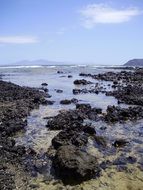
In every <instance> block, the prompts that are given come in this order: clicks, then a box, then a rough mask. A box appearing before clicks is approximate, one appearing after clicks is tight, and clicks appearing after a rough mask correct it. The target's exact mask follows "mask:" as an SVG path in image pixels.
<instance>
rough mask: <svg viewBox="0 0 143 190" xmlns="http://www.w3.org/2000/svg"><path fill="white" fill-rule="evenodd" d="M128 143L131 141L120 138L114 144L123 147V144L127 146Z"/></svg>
mask: <svg viewBox="0 0 143 190" xmlns="http://www.w3.org/2000/svg"><path fill="white" fill-rule="evenodd" d="M127 143H129V142H128V141H126V140H125V139H118V140H116V141H115V142H114V143H113V146H115V147H123V146H126V144H127Z"/></svg>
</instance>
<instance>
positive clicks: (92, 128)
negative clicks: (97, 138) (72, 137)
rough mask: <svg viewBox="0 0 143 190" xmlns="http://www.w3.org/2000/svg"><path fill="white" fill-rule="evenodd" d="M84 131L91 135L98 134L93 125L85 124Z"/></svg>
mask: <svg viewBox="0 0 143 190" xmlns="http://www.w3.org/2000/svg"><path fill="white" fill-rule="evenodd" d="M83 131H84V132H85V133H88V134H90V135H95V134H96V131H95V129H94V127H91V126H85V127H84V129H83Z"/></svg>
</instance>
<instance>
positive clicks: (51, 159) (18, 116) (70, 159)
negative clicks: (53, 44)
mask: <svg viewBox="0 0 143 190" xmlns="http://www.w3.org/2000/svg"><path fill="white" fill-rule="evenodd" d="M58 73H61V72H60V71H59V72H58ZM79 75H80V77H83V79H81V80H75V81H74V82H73V83H74V84H75V87H76V88H75V89H73V94H74V95H75V96H76V94H80V93H95V94H100V93H103V94H105V95H106V96H114V97H115V98H116V99H117V100H118V105H119V106H112V105H109V106H108V107H107V109H106V112H104V111H103V110H102V109H101V108H97V107H92V106H91V105H90V104H83V103H82V104H81V103H79V102H78V99H76V98H73V99H71V100H68V99H65V100H61V101H60V103H61V104H63V105H65V104H71V103H73V104H75V106H76V108H75V109H72V110H63V111H60V113H59V114H58V115H56V116H54V117H51V118H46V119H47V125H46V127H47V129H48V130H49V131H54V130H58V131H59V133H58V134H57V135H56V136H55V137H54V138H53V139H52V142H51V147H50V148H49V149H48V150H47V152H45V153H44V164H45V165H43V161H42V160H39V157H38V156H39V155H38V154H37V153H36V152H35V151H34V150H33V149H31V148H26V147H24V146H21V145H16V143H15V140H14V138H13V135H14V134H15V133H17V132H18V131H21V130H25V126H26V125H27V116H28V115H29V114H30V111H31V110H33V109H35V108H38V106H39V105H40V104H43V105H52V104H54V101H51V100H47V99H46V98H47V97H48V98H50V97H51V96H50V95H49V94H48V89H47V86H48V84H47V83H42V88H41V89H40V90H39V89H34V88H28V87H20V86H18V85H15V84H13V83H10V82H4V81H0V106H1V109H0V152H1V154H0V160H1V161H0V189H2V190H7V189H9V190H10V189H11V190H12V189H15V188H16V186H17V184H16V183H18V182H16V178H17V174H16V172H14V170H11V169H10V168H14V169H17V168H20V169H21V170H22V173H23V178H22V179H21V180H22V181H23V184H24V185H27V186H26V188H25V189H33V188H35V189H36V188H37V189H38V186H36V185H35V187H34V185H33V187H32V186H30V185H29V184H28V181H29V180H27V178H26V176H28V178H31V177H36V176H37V172H42V171H43V167H44V166H45V167H46V165H48V164H49V165H50V167H51V175H52V176H53V178H55V179H59V180H62V183H63V184H65V185H76V184H80V183H82V182H83V181H87V180H90V179H95V178H98V177H99V176H100V175H101V171H102V170H105V169H106V168H108V167H109V166H110V165H118V164H119V163H120V159H119V160H118V159H116V160H114V161H113V162H110V161H108V160H106V159H104V160H100V159H99V158H98V156H97V157H96V156H93V155H91V154H90V153H89V152H88V151H87V149H88V144H89V141H92V142H93V144H94V146H95V147H96V148H97V150H98V151H99V152H102V151H103V152H104V153H105V152H106V151H107V150H108V151H109V152H111V151H113V152H116V150H117V149H120V148H122V147H126V146H128V144H129V143H130V142H129V141H128V140H127V139H122V138H120V139H115V140H114V141H113V142H111V141H109V140H108V139H107V138H106V137H105V136H104V135H100V134H98V132H97V129H96V126H95V125H94V124H93V123H94V122H95V123H97V122H103V123H105V124H106V126H107V127H108V125H114V124H116V123H125V122H130V121H135V120H139V119H142V118H143V107H142V106H143V69H135V70H132V71H121V72H115V73H114V72H107V73H103V74H98V75H93V74H86V73H80V74H79ZM87 77H88V80H86V78H87ZM90 78H92V82H91V81H89V79H90ZM93 80H95V83H94V82H93ZM103 81H106V82H108V81H109V82H110V83H109V84H108V85H107V87H105V86H103ZM88 85H92V87H91V88H90V89H89V88H88ZM82 86H84V88H81V87H82ZM109 86H110V87H111V88H110V90H109V89H108V87H109ZM57 93H62V91H61V90H58V91H57ZM122 103H125V104H127V105H129V106H128V107H127V108H123V107H120V104H122ZM102 130H103V131H104V130H106V127H105V128H101V131H102ZM29 158H30V159H29ZM122 162H123V163H124V164H123V165H124V166H126V165H127V164H134V163H136V162H137V160H136V158H135V157H134V156H127V157H124V158H122ZM24 176H25V178H24Z"/></svg>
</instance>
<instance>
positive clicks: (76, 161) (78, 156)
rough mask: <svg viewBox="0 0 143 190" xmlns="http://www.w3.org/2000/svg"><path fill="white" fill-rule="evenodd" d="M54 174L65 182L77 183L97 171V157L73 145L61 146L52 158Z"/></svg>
mask: <svg viewBox="0 0 143 190" xmlns="http://www.w3.org/2000/svg"><path fill="white" fill-rule="evenodd" d="M53 167H54V168H55V172H56V175H57V176H58V177H59V178H61V179H62V180H63V182H64V183H66V184H78V183H80V182H82V181H85V180H89V179H91V178H92V177H93V176H96V175H97V174H98V173H99V166H98V163H97V159H96V158H95V157H94V156H91V155H89V154H87V153H86V152H82V151H81V150H80V149H78V148H76V147H75V146H71V145H68V146H61V147H60V148H59V149H58V150H57V152H56V155H55V158H54V160H53Z"/></svg>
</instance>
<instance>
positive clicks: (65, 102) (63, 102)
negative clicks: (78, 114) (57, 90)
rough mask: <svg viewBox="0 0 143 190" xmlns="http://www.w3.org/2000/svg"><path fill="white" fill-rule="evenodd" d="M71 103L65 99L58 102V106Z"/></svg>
mask: <svg viewBox="0 0 143 190" xmlns="http://www.w3.org/2000/svg"><path fill="white" fill-rule="evenodd" d="M71 103H72V102H71V100H67V99H65V100H61V101H60V104H71Z"/></svg>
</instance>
